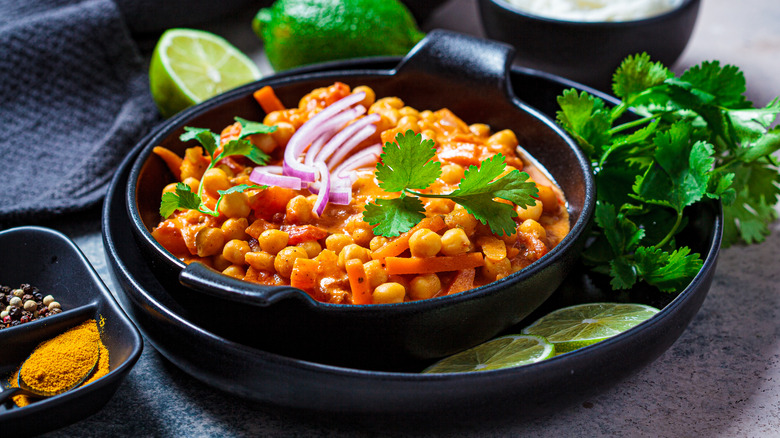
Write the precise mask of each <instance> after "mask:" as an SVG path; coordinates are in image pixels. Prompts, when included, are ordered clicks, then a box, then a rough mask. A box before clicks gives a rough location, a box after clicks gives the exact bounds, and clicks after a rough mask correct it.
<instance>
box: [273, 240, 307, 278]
mask: <svg viewBox="0 0 780 438" xmlns="http://www.w3.org/2000/svg"><path fill="white" fill-rule="evenodd" d="M300 258H304V259H305V258H308V256H307V255H306V251H304V249H303V248H301V247H298V246H288V247H287V248H284V249H282V250H281V251H279V253H278V254H276V258H275V259H274V269H276V273H277V274H279V275H281V276H282V277H286V278H290V274H292V270H293V266H295V260H296V259H300Z"/></svg>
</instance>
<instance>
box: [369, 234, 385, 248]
mask: <svg viewBox="0 0 780 438" xmlns="http://www.w3.org/2000/svg"><path fill="white" fill-rule="evenodd" d="M388 242H390V239H388V238H387V237H384V236H374V237H372V238H371V241H370V242H369V243H368V247H369V248H370V249H371V251H376V250H378V249H379V248H381V247H383V246H385V245H387V243H388Z"/></svg>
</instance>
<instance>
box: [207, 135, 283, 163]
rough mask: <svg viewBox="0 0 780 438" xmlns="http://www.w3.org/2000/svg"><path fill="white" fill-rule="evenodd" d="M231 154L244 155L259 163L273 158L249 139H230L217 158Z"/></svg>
mask: <svg viewBox="0 0 780 438" xmlns="http://www.w3.org/2000/svg"><path fill="white" fill-rule="evenodd" d="M230 155H242V156H245V157H247V158H249V159H250V160H252V161H253V162H254V163H255V164H257V165H261V166H262V165H263V164H265V163H267V162H268V160H269V159H270V158H271V157H269V156H268V155H267V154H266V153H265V152H263V151H261V150H260V149H259V148H258V147H257V146H255V145H254V144H252V142H250V141H249V140H243V139H242V140H230V141H229V142H227V143H225V145H224V146H223V147H222V153H221V154H219V156H218V157H217V158H216V161H219V160H221V159H222V158H224V157H228V156H230Z"/></svg>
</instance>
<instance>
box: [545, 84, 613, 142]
mask: <svg viewBox="0 0 780 438" xmlns="http://www.w3.org/2000/svg"><path fill="white" fill-rule="evenodd" d="M558 105H559V106H560V107H561V110H560V111H558V112H557V113H556V120H557V121H558V123H559V124H560V125H561V126H563V128H564V129H566V131H567V132H568V133H569V134H570V135H571V136H572V137H574V139H575V140H577V143H579V145H580V146H581V147H582V148H583V149H584V150H585V152H586V153H587V154H588V155H589V156H591V157H593V156H598V155H600V154H601V149H602V147H603V146H604V145H606V144H608V143H609V139H610V135H609V128H610V127H611V124H612V116H611V115H610V112H609V111H608V110H606V108H605V105H604V101H603V100H601V99H598V98H595V97H593V96H591V95H590V94H588V93H587V92H585V91H583V92H582V93H579V92H577V90H576V89H569V90H564V92H563V94H562V95H560V96H558Z"/></svg>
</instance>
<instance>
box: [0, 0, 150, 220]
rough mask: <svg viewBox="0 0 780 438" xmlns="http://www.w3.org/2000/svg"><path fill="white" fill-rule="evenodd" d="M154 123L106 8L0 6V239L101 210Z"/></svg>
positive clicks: (116, 17) (107, 0)
mask: <svg viewBox="0 0 780 438" xmlns="http://www.w3.org/2000/svg"><path fill="white" fill-rule="evenodd" d="M158 120H159V115H158V113H157V110H156V108H155V106H154V103H153V101H152V99H151V96H150V94H149V92H148V80H147V68H146V63H145V61H144V59H143V58H142V56H141V55H140V54H139V52H138V49H137V47H136V45H135V43H134V41H133V39H132V37H131V36H130V33H129V31H128V29H127V26H126V25H125V23H124V22H123V18H122V15H121V14H120V12H119V9H118V8H117V7H116V5H115V4H114V2H113V1H112V0H21V1H20V0H0V157H1V158H0V163H1V164H0V181H1V182H2V186H0V229H2V228H5V227H8V226H13V225H20V224H27V223H37V222H40V221H43V220H46V219H51V218H53V217H55V216H57V215H61V214H66V213H71V212H75V211H79V210H83V209H86V208H88V207H91V206H94V205H96V204H97V203H99V202H100V201H101V200H102V198H103V195H104V194H105V191H106V188H107V185H108V183H109V181H110V179H111V177H112V175H113V172H114V170H115V169H116V167H117V165H118V164H119V162H120V161H121V160H122V158H124V157H125V156H126V154H127V153H128V151H129V150H130V149H131V148H132V147H133V145H134V144H135V143H136V142H137V141H138V140H140V139H141V137H142V136H143V135H144V134H145V133H146V132H147V131H149V130H150V129H151V128H152V127H153V126H154V124H155V122H156V121H158Z"/></svg>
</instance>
